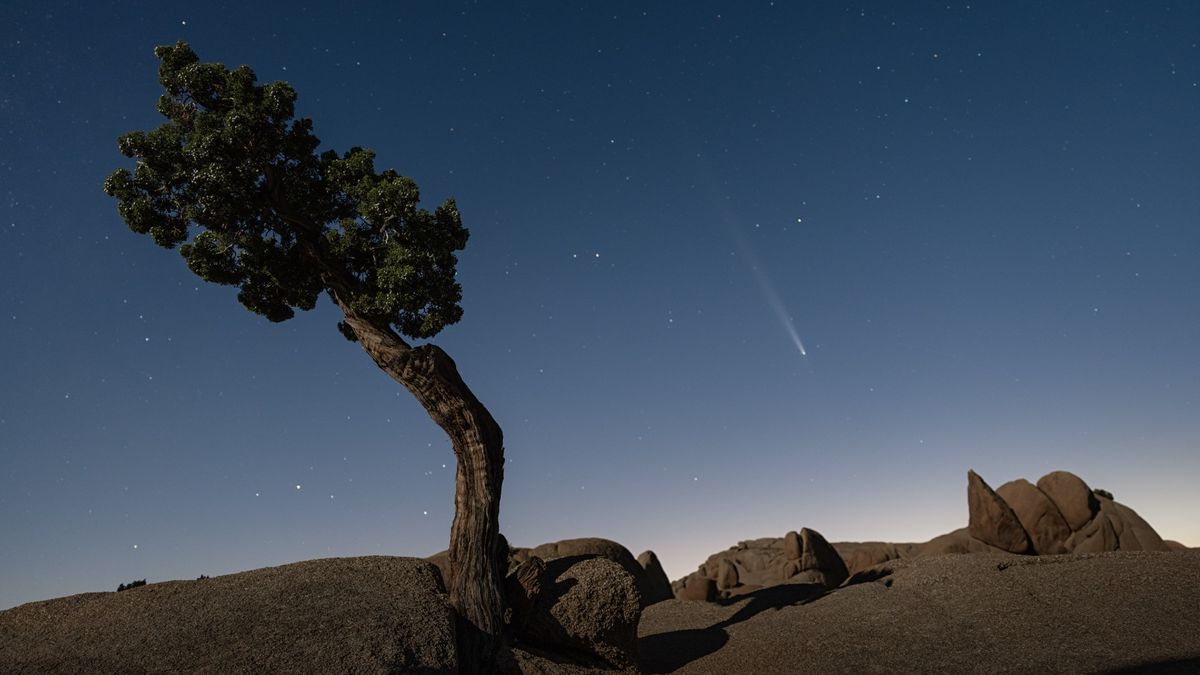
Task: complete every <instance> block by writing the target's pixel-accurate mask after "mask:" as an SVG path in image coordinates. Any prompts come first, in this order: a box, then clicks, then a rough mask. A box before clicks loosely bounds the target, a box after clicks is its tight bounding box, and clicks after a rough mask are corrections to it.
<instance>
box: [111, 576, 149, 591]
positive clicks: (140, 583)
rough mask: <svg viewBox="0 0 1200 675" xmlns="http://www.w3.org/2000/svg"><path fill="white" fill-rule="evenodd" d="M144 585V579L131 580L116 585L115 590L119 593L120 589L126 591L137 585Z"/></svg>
mask: <svg viewBox="0 0 1200 675" xmlns="http://www.w3.org/2000/svg"><path fill="white" fill-rule="evenodd" d="M145 585H146V580H145V579H142V580H140V581H131V582H129V583H127V584H121V585H119V586H117V592H118V593H120V592H121V591H127V590H129V589H131V588H137V587H138V586H145Z"/></svg>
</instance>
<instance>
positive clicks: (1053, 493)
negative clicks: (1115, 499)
mask: <svg viewBox="0 0 1200 675" xmlns="http://www.w3.org/2000/svg"><path fill="white" fill-rule="evenodd" d="M1037 486H1038V489H1039V490H1041V491H1042V492H1044V493H1045V494H1046V496H1047V497H1049V498H1050V501H1052V502H1054V505H1055V506H1057V507H1058V510H1059V512H1061V513H1062V515H1063V518H1064V519H1066V521H1067V525H1068V526H1070V528H1071V530H1072V531H1073V532H1078V531H1079V530H1082V529H1083V528H1084V526H1085V525H1087V524H1088V521H1090V520H1091V519H1092V517H1093V516H1095V515H1096V512H1097V511H1099V509H1100V505H1099V504H1098V503H1097V502H1096V497H1095V496H1093V495H1092V491H1091V490H1090V489H1088V486H1087V483H1084V482H1083V480H1082V479H1081V478H1080V477H1079V476H1076V475H1075V474H1073V473H1070V472H1068V471H1051V472H1050V473H1048V474H1046V475H1045V476H1042V477H1041V478H1039V479H1038V482H1037Z"/></svg>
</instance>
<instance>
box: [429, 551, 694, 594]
mask: <svg viewBox="0 0 1200 675" xmlns="http://www.w3.org/2000/svg"><path fill="white" fill-rule="evenodd" d="M533 557H536V558H541V559H542V560H543V561H545V562H550V561H551V560H557V559H559V558H588V557H601V558H608V559H609V560H612V561H613V562H615V563H617V564H618V565H620V566H621V567H622V568H624V569H625V571H626V572H628V573H629V574H630V575H632V576H633V578H634V581H635V582H636V583H637V587H638V593H639V594H640V597H641V599H642V603H643V606H646V605H650V604H653V603H655V602H661V601H663V600H669V599H671V598H672V597H674V593H672V592H671V582H670V581H668V580H667V575H666V573H664V572H663V570H662V565H661V564H659V562H658V556H656V555H655V554H654V551H645V552H644V553H642V555H641V556H639V557H638V558H637V559H635V558H634V557H633V554H632V553H630V552H629V549H627V548H625V547H624V546H622V545H620V544H618V543H617V542H615V541H612V540H610V539H601V538H600V537H582V538H579V539H564V540H562V541H552V542H549V543H546V544H542V545H540V546H534V547H533V548H521V547H516V546H513V547H510V548H509V553H508V572H509V573H510V574H511V573H512V571H513V570H514V569H516V567H517V566H518V565H520V564H521V563H523V562H525V561H526V560H529V559H530V558H533ZM642 557H646V558H647V562H646V563H645V564H643V563H642V562H641V561H640V558H642ZM426 560H429V561H430V562H432V563H434V564H435V565H437V566H438V568H439V569H441V570H442V577H443V578H448V575H449V573H450V558H449V554H448V553H447V552H446V551H441V552H438V553H435V554H433V555H431V556H429V557H428V558H426Z"/></svg>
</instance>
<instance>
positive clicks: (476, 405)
mask: <svg viewBox="0 0 1200 675" xmlns="http://www.w3.org/2000/svg"><path fill="white" fill-rule="evenodd" d="M338 305H339V306H340V307H341V309H342V312H343V314H345V316H346V324H347V325H348V326H349V327H350V328H351V329H352V330H353V331H354V334H355V337H356V338H357V339H358V342H359V343H360V344H361V345H362V347H363V349H364V350H366V352H367V354H369V355H370V357H371V359H372V360H374V361H375V364H376V365H378V366H379V368H380V369H382V370H383V371H384V372H386V373H387V374H388V375H390V376H391V377H392V378H393V379H394V380H396V381H397V382H399V383H400V384H402V385H404V387H405V389H408V391H409V392H411V393H412V395H413V396H415V397H416V398H417V400H418V401H420V402H421V405H422V406H424V408H425V410H426V411H427V412H428V413H429V416H430V417H432V418H433V421H434V422H436V423H437V425H438V426H440V427H441V428H442V429H443V430H444V431H445V432H446V434H447V435H448V436H449V437H450V442H451V445H452V446H453V448H454V454H455V456H456V458H457V460H458V461H457V470H456V474H455V476H456V480H455V494H454V523H453V525H452V526H451V529H450V575H449V576H450V578H449V579H447V580H446V584H447V586H448V587H449V591H450V602H451V603H452V604H453V605H454V607H455V609H456V610H457V611H458V614H459V617H460V625H459V665H460V668H461V669H462V672H477V671H486V670H488V669H490V666H491V664H492V663H493V661H494V657H495V654H496V649H497V648H498V646H499V639H500V634H501V630H502V628H503V623H504V619H503V610H504V608H503V600H502V593H501V584H502V583H503V581H504V573H505V572H506V570H505V569H503V567H502V561H507V551H504V552H503V553H504V555H500V552H499V548H500V542H501V541H502V538H501V537H500V531H499V523H500V488H501V483H502V482H503V480H504V437H503V433H502V432H501V430H500V425H498V424H497V423H496V420H495V419H494V418H493V417H492V415H491V413H489V412H488V410H487V408H485V407H484V406H483V404H482V403H480V402H479V399H477V398H476V397H475V394H474V393H472V392H471V389H470V388H469V387H467V385H466V383H465V382H463V380H462V377H461V376H460V375H459V374H458V368H457V367H456V366H455V365H454V361H453V359H451V358H450V356H449V355H448V354H446V352H444V351H442V349H441V348H440V347H438V346H436V345H428V344H427V345H422V346H420V347H416V348H412V347H410V346H409V345H408V344H407V343H405V342H404V340H403V339H401V338H400V337H399V336H398V335H396V334H395V333H394V332H392V331H391V330H388V329H386V328H380V327H378V326H375V325H374V324H372V323H370V322H368V321H366V320H364V319H362V318H359V317H357V316H356V315H355V313H354V311H353V310H352V309H351V308H350V307H349V306H347V305H346V304H345V303H343V302H340V301H339V302H338Z"/></svg>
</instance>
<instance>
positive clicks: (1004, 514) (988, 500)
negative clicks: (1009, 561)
mask: <svg viewBox="0 0 1200 675" xmlns="http://www.w3.org/2000/svg"><path fill="white" fill-rule="evenodd" d="M967 532H968V533H969V534H970V535H971V536H972V537H974V538H975V539H978V540H979V541H982V542H983V543H985V544H987V545H989V546H995V547H996V548H998V549H1001V550H1003V551H1008V552H1009V553H1032V552H1033V548H1032V546H1031V545H1030V543H1029V535H1028V534H1026V533H1025V528H1024V527H1022V526H1021V521H1020V519H1018V518H1017V514H1015V513H1013V510H1012V507H1010V506H1009V505H1008V504H1007V503H1006V502H1005V501H1004V499H1003V498H1001V497H1000V495H998V494H996V492H995V491H994V490H992V488H991V487H990V486H989V485H988V484H987V483H985V482H984V481H983V479H982V478H980V477H979V474H977V473H975V472H974V471H968V472H967Z"/></svg>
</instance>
